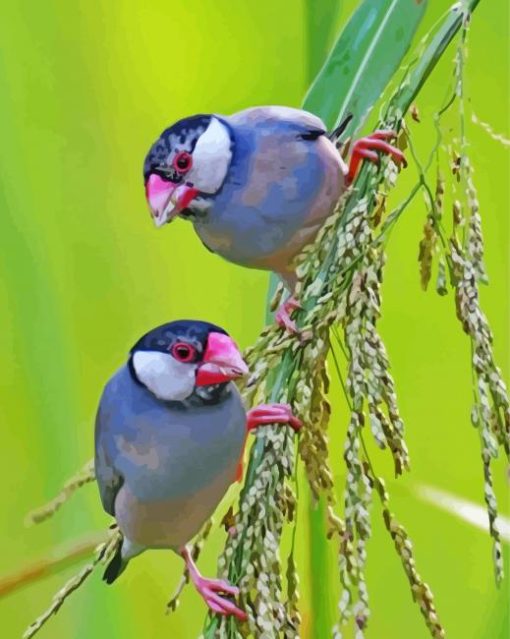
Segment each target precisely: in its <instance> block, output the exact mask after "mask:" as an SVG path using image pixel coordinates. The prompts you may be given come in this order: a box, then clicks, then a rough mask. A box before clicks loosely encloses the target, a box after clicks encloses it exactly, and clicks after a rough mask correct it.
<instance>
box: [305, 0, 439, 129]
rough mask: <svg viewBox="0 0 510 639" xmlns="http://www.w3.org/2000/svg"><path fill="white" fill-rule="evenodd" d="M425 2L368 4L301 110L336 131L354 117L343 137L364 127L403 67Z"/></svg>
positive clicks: (350, 26)
mask: <svg viewBox="0 0 510 639" xmlns="http://www.w3.org/2000/svg"><path fill="white" fill-rule="evenodd" d="M426 6H427V2H426V0H422V1H420V0H364V1H363V2H362V3H361V4H360V5H359V7H358V9H357V10H356V11H355V12H354V14H353V15H352V17H351V19H350V20H349V22H348V23H347V25H346V26H345V28H344V29H343V31H342V32H341V34H340V36H339V37H338V39H337V41H336V43H335V45H334V47H333V49H332V51H331V53H330V55H329V57H328V59H327V60H326V62H325V64H324V66H323V67H322V69H321V71H320V73H319V75H318V76H317V78H316V80H315V82H314V83H313V84H312V86H311V87H310V90H309V91H308V93H307V95H306V97H305V100H304V104H303V108H305V109H306V110H308V111H312V112H313V113H316V114H317V115H318V116H320V117H321V118H322V119H323V120H324V122H325V123H326V125H327V126H328V127H329V128H331V129H333V128H334V127H335V126H337V125H338V124H339V123H340V122H341V121H342V120H343V118H344V117H345V116H346V115H347V114H349V113H352V114H353V115H354V118H353V120H352V121H351V122H350V124H349V126H348V127H347V129H346V132H345V134H346V135H350V134H352V133H353V132H354V131H356V130H357V129H359V128H360V127H361V125H362V124H363V122H364V121H365V120H366V118H367V116H368V113H369V112H370V109H371V108H372V107H373V105H374V104H375V102H376V101H377V99H378V98H379V97H380V95H381V94H382V92H383V91H384V89H385V88H386V86H387V84H388V82H389V81H390V80H391V78H392V77H393V74H394V73H395V71H396V70H397V69H398V68H399V66H400V64H401V63H402V59H403V57H404V55H405V54H406V52H407V50H408V49H409V46H410V44H411V42H412V40H413V37H414V34H415V32H416V29H417V28H418V25H419V24H420V22H421V19H422V18H423V15H424V13H425V9H426Z"/></svg>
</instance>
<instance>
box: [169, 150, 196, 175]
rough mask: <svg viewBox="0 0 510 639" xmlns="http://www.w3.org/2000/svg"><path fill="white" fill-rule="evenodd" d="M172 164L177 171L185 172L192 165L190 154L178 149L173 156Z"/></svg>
mask: <svg viewBox="0 0 510 639" xmlns="http://www.w3.org/2000/svg"><path fill="white" fill-rule="evenodd" d="M172 165H173V167H174V169H175V170H176V171H177V173H187V172H188V171H189V170H190V169H191V167H192V165H193V159H192V157H191V154H190V153H188V152H187V151H180V152H179V153H177V155H176V156H175V157H174V159H173V162H172Z"/></svg>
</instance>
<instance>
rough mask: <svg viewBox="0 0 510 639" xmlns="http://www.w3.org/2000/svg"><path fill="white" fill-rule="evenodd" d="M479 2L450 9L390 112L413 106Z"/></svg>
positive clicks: (396, 97) (398, 93)
mask: <svg viewBox="0 0 510 639" xmlns="http://www.w3.org/2000/svg"><path fill="white" fill-rule="evenodd" d="M479 2H480V0H466V2H464V4H462V3H460V2H457V3H455V4H453V5H452V6H451V7H450V9H449V11H448V14H447V15H446V17H445V18H444V20H443V21H442V22H441V24H440V25H439V26H438V28H437V30H436V31H435V32H434V34H433V36H432V38H431V40H430V42H429V44H428V46H427V47H426V49H425V50H424V51H423V53H422V54H421V55H420V58H419V60H418V62H417V64H416V65H415V66H414V67H413V68H412V70H411V72H410V74H409V78H408V80H407V82H405V83H404V84H403V85H402V87H401V88H400V90H399V91H398V92H397V93H396V94H395V96H394V97H393V99H392V100H391V102H390V105H389V110H391V108H392V107H395V106H398V107H399V109H400V111H401V112H402V113H404V112H405V111H406V110H407V109H408V108H409V107H410V106H411V104H412V102H413V100H414V98H415V97H416V95H417V94H418V93H419V91H420V89H421V87H422V86H423V85H424V83H425V82H426V80H427V78H428V77H429V75H430V73H431V72H432V70H433V69H434V67H435V66H436V64H437V62H438V60H439V59H440V58H441V56H442V55H443V53H444V51H445V49H446V48H447V46H448V45H449V44H450V42H451V41H452V40H453V37H454V36H455V34H456V33H457V31H458V30H459V29H460V27H461V26H462V22H463V20H466V19H467V18H468V17H469V15H470V14H471V13H472V12H473V11H474V10H475V9H476V7H477V6H478V3H479Z"/></svg>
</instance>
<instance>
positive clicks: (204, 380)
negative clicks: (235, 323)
mask: <svg viewBox="0 0 510 639" xmlns="http://www.w3.org/2000/svg"><path fill="white" fill-rule="evenodd" d="M248 372H249V371H248V366H246V363H245V361H244V360H243V358H242V357H241V353H240V352H239V349H238V348H237V346H236V343H235V342H234V340H233V339H232V338H230V337H229V336H228V335H224V334H223V333H209V337H208V339H207V348H206V351H205V354H204V359H203V363H202V364H201V366H200V368H199V369H198V372H197V377H196V385H197V386H210V385H212V384H221V383H223V382H230V381H231V380H233V379H236V378H238V377H242V376H243V375H247V374H248Z"/></svg>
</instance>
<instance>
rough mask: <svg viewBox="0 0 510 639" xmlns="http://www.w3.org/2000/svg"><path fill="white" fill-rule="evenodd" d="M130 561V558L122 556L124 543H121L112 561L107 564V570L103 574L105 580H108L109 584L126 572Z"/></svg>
mask: <svg viewBox="0 0 510 639" xmlns="http://www.w3.org/2000/svg"><path fill="white" fill-rule="evenodd" d="M128 561H129V560H128V559H124V558H123V557H122V544H119V545H118V546H117V550H116V551H115V554H114V555H113V557H112V559H111V560H110V563H109V564H108V566H106V570H105V571H104V574H103V581H106V583H107V584H112V583H113V582H114V581H115V580H116V579H117V577H118V576H119V575H120V574H122V573H123V572H124V570H125V568H126V566H127V565H128Z"/></svg>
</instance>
